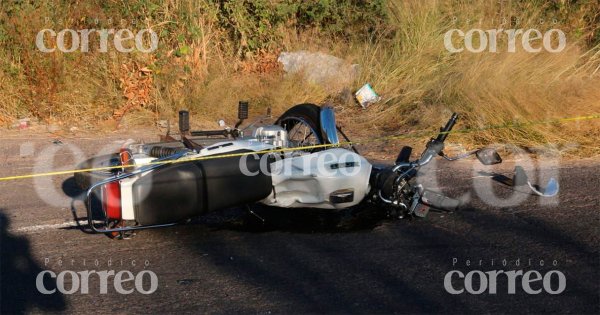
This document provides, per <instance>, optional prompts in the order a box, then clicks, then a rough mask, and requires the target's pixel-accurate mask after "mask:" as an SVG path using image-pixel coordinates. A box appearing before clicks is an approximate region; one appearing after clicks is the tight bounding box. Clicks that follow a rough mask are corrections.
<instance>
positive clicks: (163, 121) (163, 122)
mask: <svg viewBox="0 0 600 315" xmlns="http://www.w3.org/2000/svg"><path fill="white" fill-rule="evenodd" d="M156 126H158V127H159V128H169V121H168V120H166V119H161V120H159V121H157V122H156Z"/></svg>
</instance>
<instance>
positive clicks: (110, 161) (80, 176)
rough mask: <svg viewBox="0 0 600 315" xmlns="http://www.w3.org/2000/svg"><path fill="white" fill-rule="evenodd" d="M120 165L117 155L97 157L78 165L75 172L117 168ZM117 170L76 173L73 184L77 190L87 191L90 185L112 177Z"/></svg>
mask: <svg viewBox="0 0 600 315" xmlns="http://www.w3.org/2000/svg"><path fill="white" fill-rule="evenodd" d="M120 163H121V161H120V158H119V153H114V154H106V155H99V156H95V157H93V158H91V159H88V160H85V161H83V162H81V163H79V165H77V170H84V169H94V168H103V167H109V166H118V165H120ZM118 170H119V169H116V168H115V169H110V170H93V171H89V172H78V173H75V174H74V175H73V176H74V177H75V183H76V184H77V186H79V188H81V189H83V190H88V189H89V188H90V187H92V185H94V184H96V183H98V182H101V181H103V180H105V179H107V178H109V177H111V176H114V175H115V174H116V173H117V171H118Z"/></svg>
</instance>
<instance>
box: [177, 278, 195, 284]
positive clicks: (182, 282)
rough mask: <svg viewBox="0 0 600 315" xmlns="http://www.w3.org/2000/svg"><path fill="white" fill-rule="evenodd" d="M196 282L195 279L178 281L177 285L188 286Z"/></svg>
mask: <svg viewBox="0 0 600 315" xmlns="http://www.w3.org/2000/svg"><path fill="white" fill-rule="evenodd" d="M194 282H196V279H180V280H177V284H179V285H189V284H192V283H194Z"/></svg>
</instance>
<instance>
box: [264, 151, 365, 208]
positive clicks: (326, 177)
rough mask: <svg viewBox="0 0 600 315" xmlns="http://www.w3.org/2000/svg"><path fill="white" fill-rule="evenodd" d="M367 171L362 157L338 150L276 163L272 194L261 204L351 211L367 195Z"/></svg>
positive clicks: (272, 171)
mask: <svg viewBox="0 0 600 315" xmlns="http://www.w3.org/2000/svg"><path fill="white" fill-rule="evenodd" d="M371 167H372V166H371V164H370V163H369V162H368V161H367V160H366V159H365V158H363V157H362V156H360V155H358V154H356V153H354V152H352V151H349V150H346V149H341V148H335V149H329V150H323V151H319V152H315V153H312V154H306V155H302V156H298V157H292V158H287V159H283V160H278V161H275V162H274V163H272V164H271V173H272V174H271V177H272V182H273V192H272V193H271V194H270V195H269V196H268V197H267V198H265V199H263V200H262V201H261V203H263V204H265V205H269V206H276V207H284V208H303V207H310V208H320V209H343V208H347V207H351V206H354V205H356V204H358V203H359V202H360V201H361V200H363V198H364V197H365V196H366V195H367V193H368V192H369V176H370V174H371ZM342 196H343V197H342ZM350 196H351V198H350ZM350 199H351V200H350Z"/></svg>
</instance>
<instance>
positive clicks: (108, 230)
mask: <svg viewBox="0 0 600 315" xmlns="http://www.w3.org/2000/svg"><path fill="white" fill-rule="evenodd" d="M185 154H186V152H177V153H175V154H173V155H170V156H167V157H164V158H161V159H157V160H155V161H154V162H153V163H155V162H163V161H170V160H176V159H179V158H181V157H183V156H184V155H185ZM162 165H164V164H163V163H157V164H152V165H147V166H142V167H140V168H139V169H137V170H134V171H132V172H130V173H121V174H119V175H116V176H114V177H111V178H108V179H105V180H103V181H100V182H98V183H96V184H94V185H92V186H91V187H90V188H89V189H88V190H87V192H86V206H87V220H88V225H89V226H90V228H91V229H92V231H93V232H94V233H105V234H106V233H122V232H128V231H135V230H143V229H151V228H159V227H169V226H174V225H178V224H179V223H178V222H173V223H163V224H151V225H136V226H123V227H117V228H109V224H110V221H109V219H108V214H107V213H106V210H105V209H104V206H102V207H101V211H102V212H103V213H104V223H103V225H102V226H103V228H98V227H97V226H96V224H98V221H100V220H95V218H94V214H93V211H92V193H93V192H94V190H95V189H97V188H99V187H102V186H104V185H106V184H108V183H112V182H117V181H120V180H122V179H125V178H128V177H132V176H135V175H138V174H141V173H144V172H147V171H151V170H154V169H156V168H159V167H161V166H162ZM101 202H102V201H101Z"/></svg>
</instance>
